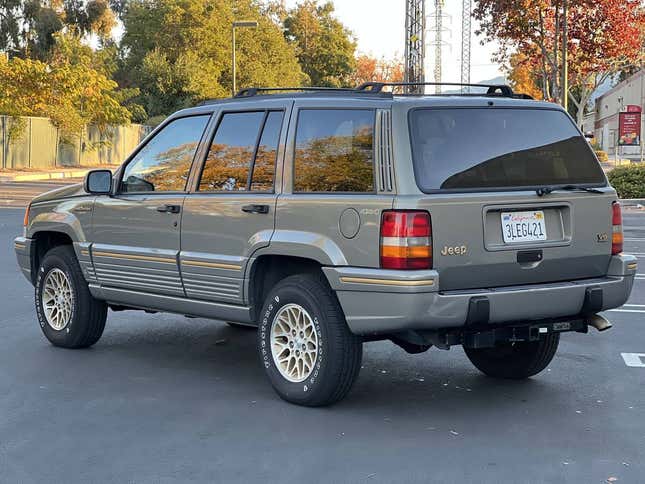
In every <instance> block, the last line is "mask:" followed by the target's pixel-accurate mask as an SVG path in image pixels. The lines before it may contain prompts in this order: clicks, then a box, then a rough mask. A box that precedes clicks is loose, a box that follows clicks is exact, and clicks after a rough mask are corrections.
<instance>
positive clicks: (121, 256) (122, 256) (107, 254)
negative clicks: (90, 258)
mask: <svg viewBox="0 0 645 484" xmlns="http://www.w3.org/2000/svg"><path fill="white" fill-rule="evenodd" d="M93 254H94V256H95V257H109V258H111V259H130V260H146V261H150V262H161V263H163V264H176V263H177V260H176V259H169V258H167V257H153V256H150V255H134V254H118V253H116V252H101V251H93Z"/></svg>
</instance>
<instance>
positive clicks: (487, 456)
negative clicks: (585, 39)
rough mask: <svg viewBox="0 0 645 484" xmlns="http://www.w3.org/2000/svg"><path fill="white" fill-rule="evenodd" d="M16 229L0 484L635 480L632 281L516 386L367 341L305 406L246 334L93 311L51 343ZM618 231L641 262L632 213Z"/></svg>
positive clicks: (1, 353)
mask: <svg viewBox="0 0 645 484" xmlns="http://www.w3.org/2000/svg"><path fill="white" fill-rule="evenodd" d="M21 223H22V211H21V210H15V209H2V210H0V287H1V288H2V289H3V291H4V297H3V298H2V312H1V313H0V368H1V369H2V370H0V482H11V483H13V482H21V483H23V482H24V483H30V482H47V483H58V482H60V483H74V482H78V483H85V482H136V483H148V482H150V483H152V482H154V483H158V482H161V483H163V482H245V483H248V482H258V481H263V482H281V483H292V482H293V483H296V482H307V483H318V482H320V483H326V482H365V483H377V482H378V483H391V482H401V483H404V482H419V483H422V482H423V483H427V482H446V483H448V482H449V483H471V482H472V483H488V482H490V483H500V482H513V483H518V482H527V483H529V482H530V483H534V482H545V483H558V484H561V483H575V484H579V483H603V482H619V483H621V482H626V483H636V482H643V476H644V475H645V385H643V381H644V378H645V368H629V367H627V366H626V364H625V363H624V361H623V359H622V358H621V353H625V352H627V353H645V324H644V323H645V280H643V279H645V276H642V277H641V278H640V279H639V280H638V281H637V282H636V287H635V290H634V293H633V295H632V298H631V300H630V301H629V304H630V306H625V307H624V308H623V309H621V310H620V311H612V312H608V313H606V316H607V317H609V318H610V319H611V320H612V322H613V323H614V329H612V330H611V331H609V332H606V333H603V334H599V333H597V332H595V330H592V331H591V332H590V333H589V334H588V335H581V334H565V335H564V336H563V341H562V343H561V345H560V350H559V353H558V355H557V356H556V358H555V360H554V361H553V363H552V364H551V366H550V367H549V369H548V370H547V371H545V372H544V373H543V374H541V375H539V376H537V377H535V378H533V379H531V380H529V381H524V382H507V381H495V380H491V379H489V378H486V377H484V376H482V375H480V374H479V373H478V372H477V371H476V370H475V369H474V368H473V367H472V365H471V364H470V363H469V362H468V360H467V359H466V357H465V356H464V353H463V351H462V350H461V348H453V349H452V350H451V351H449V352H445V351H439V350H436V349H432V350H430V351H429V352H428V353H425V354H422V355H416V356H413V355H408V354H406V353H405V352H403V351H402V350H400V349H399V348H397V347H395V346H394V345H392V344H390V343H387V342H378V343H369V344H366V345H365V354H364V362H363V369H362V372H361V375H360V377H359V379H358V381H357V383H356V385H355V387H354V389H353V391H352V392H351V393H350V394H349V396H348V397H347V399H346V400H344V401H343V402H341V403H340V404H338V405H336V406H334V407H331V408H323V409H307V408H300V407H296V406H293V405H289V404H287V403H285V402H283V401H281V400H280V399H279V398H278V397H277V396H276V395H275V394H274V392H273V391H272V389H271V387H270V386H269V383H268V382H267V380H266V378H265V377H264V374H263V370H262V368H261V367H260V365H259V363H258V361H257V358H256V355H255V334H254V332H253V331H249V330H241V329H234V328H231V327H228V326H227V325H225V324H223V323H221V322H214V321H208V320H205V319H187V318H184V317H182V316H177V315H163V314H162V315H160V314H156V315H148V314H144V313H139V312H121V313H113V312H111V313H110V314H109V319H108V325H107V327H106V331H105V334H104V336H103V338H102V340H101V341H100V342H99V343H98V344H97V345H96V346H95V347H93V348H91V349H88V350H76V351H73V350H63V349H58V348H54V347H52V346H51V345H49V344H48V343H47V342H46V341H45V339H44V338H43V336H42V335H41V333H40V329H39V327H38V325H37V323H36V319H35V314H34V309H33V289H32V288H31V286H30V285H29V284H28V283H27V281H26V280H24V278H23V277H22V276H21V275H20V274H19V272H18V269H17V267H16V264H15V260H14V255H13V251H12V245H11V240H12V238H13V236H14V235H15V234H17V233H18V232H20V226H21ZM625 228H626V249H627V251H631V252H634V253H637V254H640V255H639V257H640V259H639V260H640V261H641V265H642V266H643V267H644V268H645V214H640V213H635V214H628V215H626V216H625ZM641 270H643V269H641ZM643 272H645V270H644V271H643ZM626 311H627V312H626ZM612 478H614V479H617V480H616V481H612V480H611V479H612ZM608 479H610V480H609V481H608Z"/></svg>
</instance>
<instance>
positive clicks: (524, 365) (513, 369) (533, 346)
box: [464, 333, 560, 380]
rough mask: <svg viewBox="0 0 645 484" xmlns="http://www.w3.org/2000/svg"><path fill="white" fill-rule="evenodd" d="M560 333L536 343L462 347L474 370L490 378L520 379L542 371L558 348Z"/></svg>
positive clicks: (547, 336)
mask: <svg viewBox="0 0 645 484" xmlns="http://www.w3.org/2000/svg"><path fill="white" fill-rule="evenodd" d="M559 343H560V333H551V334H548V335H546V336H544V337H542V338H540V340H539V341H530V342H517V343H507V344H504V345H499V346H496V347H495V348H480V349H473V348H465V347H464V351H465V352H466V356H468V359H469V360H470V361H471V362H472V364H473V365H475V367H476V368H477V369H478V370H479V371H481V372H482V373H484V374H485V375H488V376H490V377H493V378H506V379H511V380H522V379H524V378H529V377H531V376H533V375H537V374H538V373H540V372H541V371H542V370H544V369H545V368H546V367H547V366H549V363H551V360H553V357H554V356H555V353H556V351H557V349H558V344H559Z"/></svg>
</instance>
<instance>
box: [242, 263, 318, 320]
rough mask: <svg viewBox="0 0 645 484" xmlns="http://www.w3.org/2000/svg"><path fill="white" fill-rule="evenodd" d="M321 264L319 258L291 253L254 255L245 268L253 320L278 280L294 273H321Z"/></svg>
mask: <svg viewBox="0 0 645 484" xmlns="http://www.w3.org/2000/svg"><path fill="white" fill-rule="evenodd" d="M322 266H323V264H322V263H321V261H320V260H316V259H312V258H308V257H299V256H293V255H284V254H275V253H265V254H261V255H259V256H257V257H254V258H253V259H252V261H251V264H249V267H248V268H247V278H246V279H247V284H246V288H245V289H246V295H247V300H248V302H249V305H250V306H251V307H252V318H253V320H254V321H257V320H258V315H259V313H260V311H261V310H262V305H263V303H264V299H265V298H266V296H267V294H268V293H269V292H270V291H271V289H272V288H273V287H274V286H275V285H276V284H277V283H278V282H280V281H281V280H283V279H285V278H286V277H289V276H292V275H295V274H315V273H320V274H323V272H322ZM323 277H324V276H323Z"/></svg>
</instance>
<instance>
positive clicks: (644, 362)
mask: <svg viewBox="0 0 645 484" xmlns="http://www.w3.org/2000/svg"><path fill="white" fill-rule="evenodd" d="M620 356H622V357H623V361H624V362H625V364H626V365H627V366H629V367H632V368H645V354H644V353H621V354H620Z"/></svg>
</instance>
